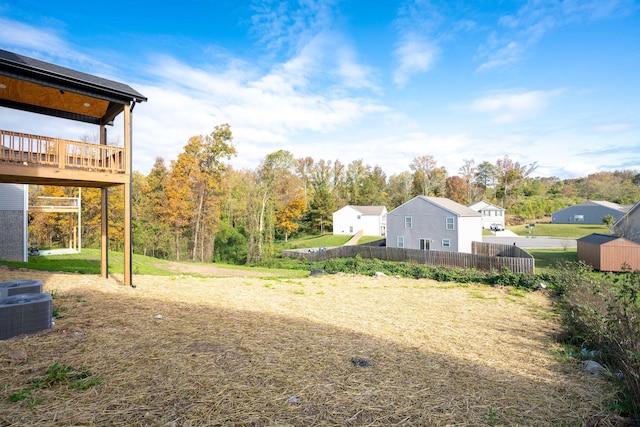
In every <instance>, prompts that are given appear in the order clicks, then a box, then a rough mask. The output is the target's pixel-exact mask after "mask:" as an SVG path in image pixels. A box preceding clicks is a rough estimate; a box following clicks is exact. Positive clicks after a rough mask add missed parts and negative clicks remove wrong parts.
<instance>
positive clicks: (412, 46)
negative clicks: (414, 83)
mask: <svg viewBox="0 0 640 427" xmlns="http://www.w3.org/2000/svg"><path fill="white" fill-rule="evenodd" d="M437 53H438V49H437V47H436V46H435V45H434V44H433V43H432V42H431V41H429V40H426V39H425V38H423V37H421V36H419V35H417V34H407V35H405V36H404V38H403V40H402V41H401V42H400V43H399V45H398V47H397V48H396V50H395V55H396V58H397V62H398V66H397V68H396V70H395V71H394V73H393V81H394V83H395V84H396V85H398V86H400V87H403V86H404V85H405V84H406V83H407V82H408V81H409V79H410V78H411V76H412V75H414V74H421V73H424V72H427V71H429V70H430V69H431V68H432V67H433V64H434V62H435V60H436V56H437Z"/></svg>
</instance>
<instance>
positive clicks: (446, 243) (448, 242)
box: [442, 239, 451, 248]
mask: <svg viewBox="0 0 640 427" xmlns="http://www.w3.org/2000/svg"><path fill="white" fill-rule="evenodd" d="M442 247H443V248H449V247H451V240H449V239H442Z"/></svg>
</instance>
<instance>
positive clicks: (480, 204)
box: [467, 200, 504, 211]
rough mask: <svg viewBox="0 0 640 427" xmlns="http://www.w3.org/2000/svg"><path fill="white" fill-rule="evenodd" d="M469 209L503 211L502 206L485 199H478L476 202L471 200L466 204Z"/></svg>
mask: <svg viewBox="0 0 640 427" xmlns="http://www.w3.org/2000/svg"><path fill="white" fill-rule="evenodd" d="M467 207H468V208H469V209H473V210H474V211H475V210H490V211H504V208H502V207H500V206H498V205H494V204H493V203H489V202H487V201H486V200H480V201H477V202H473V203H471V204H469V205H467Z"/></svg>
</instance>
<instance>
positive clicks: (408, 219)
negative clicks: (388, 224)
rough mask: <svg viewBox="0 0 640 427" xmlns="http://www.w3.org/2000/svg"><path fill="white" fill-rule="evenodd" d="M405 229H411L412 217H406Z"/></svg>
mask: <svg viewBox="0 0 640 427" xmlns="http://www.w3.org/2000/svg"><path fill="white" fill-rule="evenodd" d="M404 228H411V217H410V216H405V217H404Z"/></svg>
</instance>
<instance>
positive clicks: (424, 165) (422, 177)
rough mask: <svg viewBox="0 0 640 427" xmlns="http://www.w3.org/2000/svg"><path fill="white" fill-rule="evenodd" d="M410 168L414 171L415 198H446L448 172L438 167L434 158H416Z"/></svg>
mask: <svg viewBox="0 0 640 427" xmlns="http://www.w3.org/2000/svg"><path fill="white" fill-rule="evenodd" d="M409 168H410V169H411V170H412V171H413V186H412V188H413V195H414V196H421V195H422V196H444V192H445V181H446V179H447V171H446V170H445V169H444V168H443V167H438V162H437V161H436V160H435V158H434V157H433V156H420V157H416V158H414V159H413V161H412V162H411V164H410V165H409Z"/></svg>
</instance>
